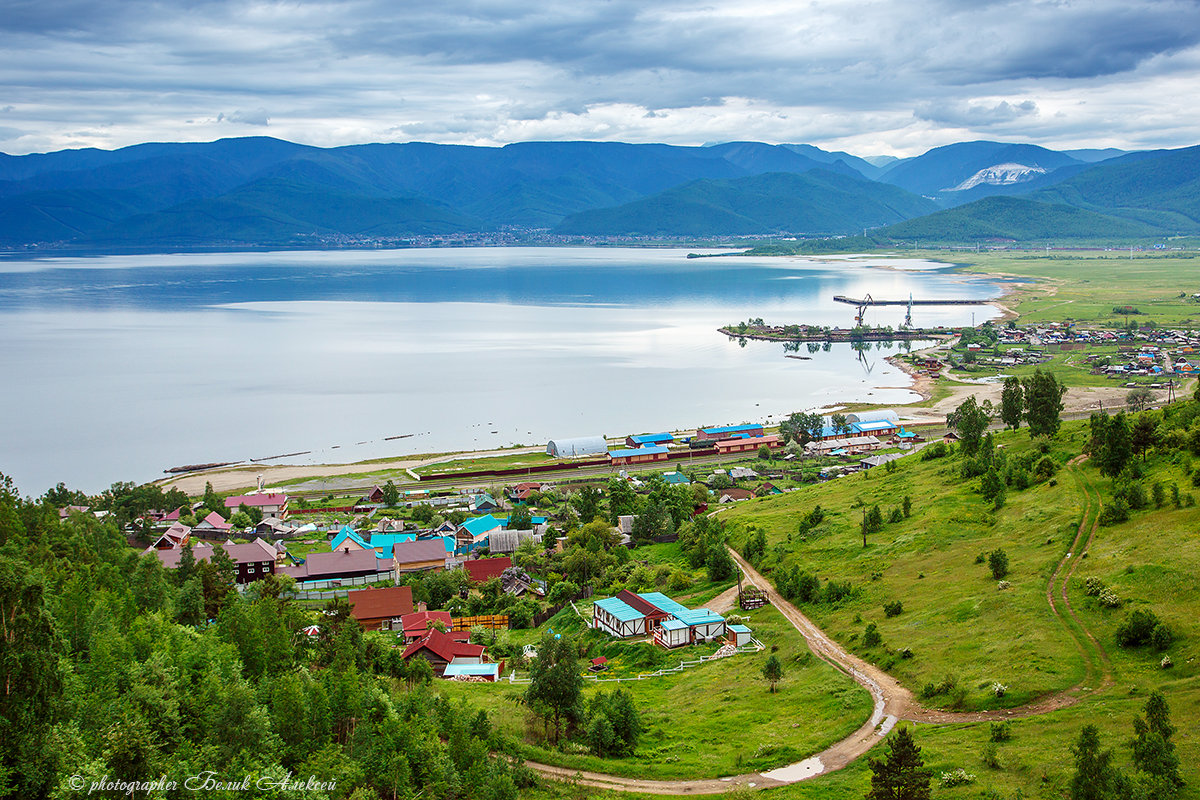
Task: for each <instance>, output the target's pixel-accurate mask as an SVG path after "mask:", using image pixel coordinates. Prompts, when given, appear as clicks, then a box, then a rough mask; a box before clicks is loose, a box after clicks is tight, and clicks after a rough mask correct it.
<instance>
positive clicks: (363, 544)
mask: <svg viewBox="0 0 1200 800" xmlns="http://www.w3.org/2000/svg"><path fill="white" fill-rule="evenodd" d="M370 549H371V545H369V544H367V541H366V539H363V538H362V537H361V536H359V535H358V531H356V530H354V528H351V527H350V526H349V525H343V526H342V529H341V530H339V531H338V532H337V535H336V536H334V537H333V541H332V542H330V543H329V550H330V551H331V552H334V553H336V552H337V551H339V550H341V551H343V552H347V553H350V552H353V551H355V550H370Z"/></svg>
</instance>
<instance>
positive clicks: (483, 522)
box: [462, 514, 500, 536]
mask: <svg viewBox="0 0 1200 800" xmlns="http://www.w3.org/2000/svg"><path fill="white" fill-rule="evenodd" d="M462 526H463V527H464V528H466V529H467V533H469V534H471V535H472V536H478V535H479V534H481V533H487V532H488V531H490V530H491V529H492V528H499V527H500V520H498V519H496V518H495V517H493V516H492V515H491V514H486V515H484V516H482V517H472V518H471V519H469V520H466V521H465V522H463V524H462Z"/></svg>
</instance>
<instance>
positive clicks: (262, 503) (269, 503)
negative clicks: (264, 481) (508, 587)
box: [225, 493, 288, 519]
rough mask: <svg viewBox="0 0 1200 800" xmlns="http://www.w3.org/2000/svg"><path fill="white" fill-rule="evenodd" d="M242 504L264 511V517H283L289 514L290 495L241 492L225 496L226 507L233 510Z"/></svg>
mask: <svg viewBox="0 0 1200 800" xmlns="http://www.w3.org/2000/svg"><path fill="white" fill-rule="evenodd" d="M241 505H245V506H246V507H247V508H257V509H258V510H259V511H261V512H262V514H263V516H264V517H278V518H279V519H283V518H284V517H286V516H287V506H288V496H287V495H286V494H276V493H263V494H239V495H234V496H233V497H227V498H225V507H226V508H228V509H230V510H231V511H237V510H238V506H241Z"/></svg>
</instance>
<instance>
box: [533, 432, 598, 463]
mask: <svg viewBox="0 0 1200 800" xmlns="http://www.w3.org/2000/svg"><path fill="white" fill-rule="evenodd" d="M607 449H608V442H607V441H606V440H605V438H604V437H603V436H577V437H575V438H573V439H551V440H550V441H549V442H547V443H546V455H550V456H554V457H556V458H563V457H566V458H570V457H572V456H590V455H599V454H600V453H603V452H604V451H605V450H607Z"/></svg>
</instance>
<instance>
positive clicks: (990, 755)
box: [979, 742, 1000, 769]
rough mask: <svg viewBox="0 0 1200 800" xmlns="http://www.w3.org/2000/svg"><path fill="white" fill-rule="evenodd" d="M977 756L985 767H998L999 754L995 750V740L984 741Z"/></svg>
mask: <svg viewBox="0 0 1200 800" xmlns="http://www.w3.org/2000/svg"><path fill="white" fill-rule="evenodd" d="M979 756H980V760H981V761H983V765H984V766H985V767H990V768H991V769H1000V754H999V753H998V752H997V749H996V743H995V742H984V743H983V750H982V751H981V752H980V754H979Z"/></svg>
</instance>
